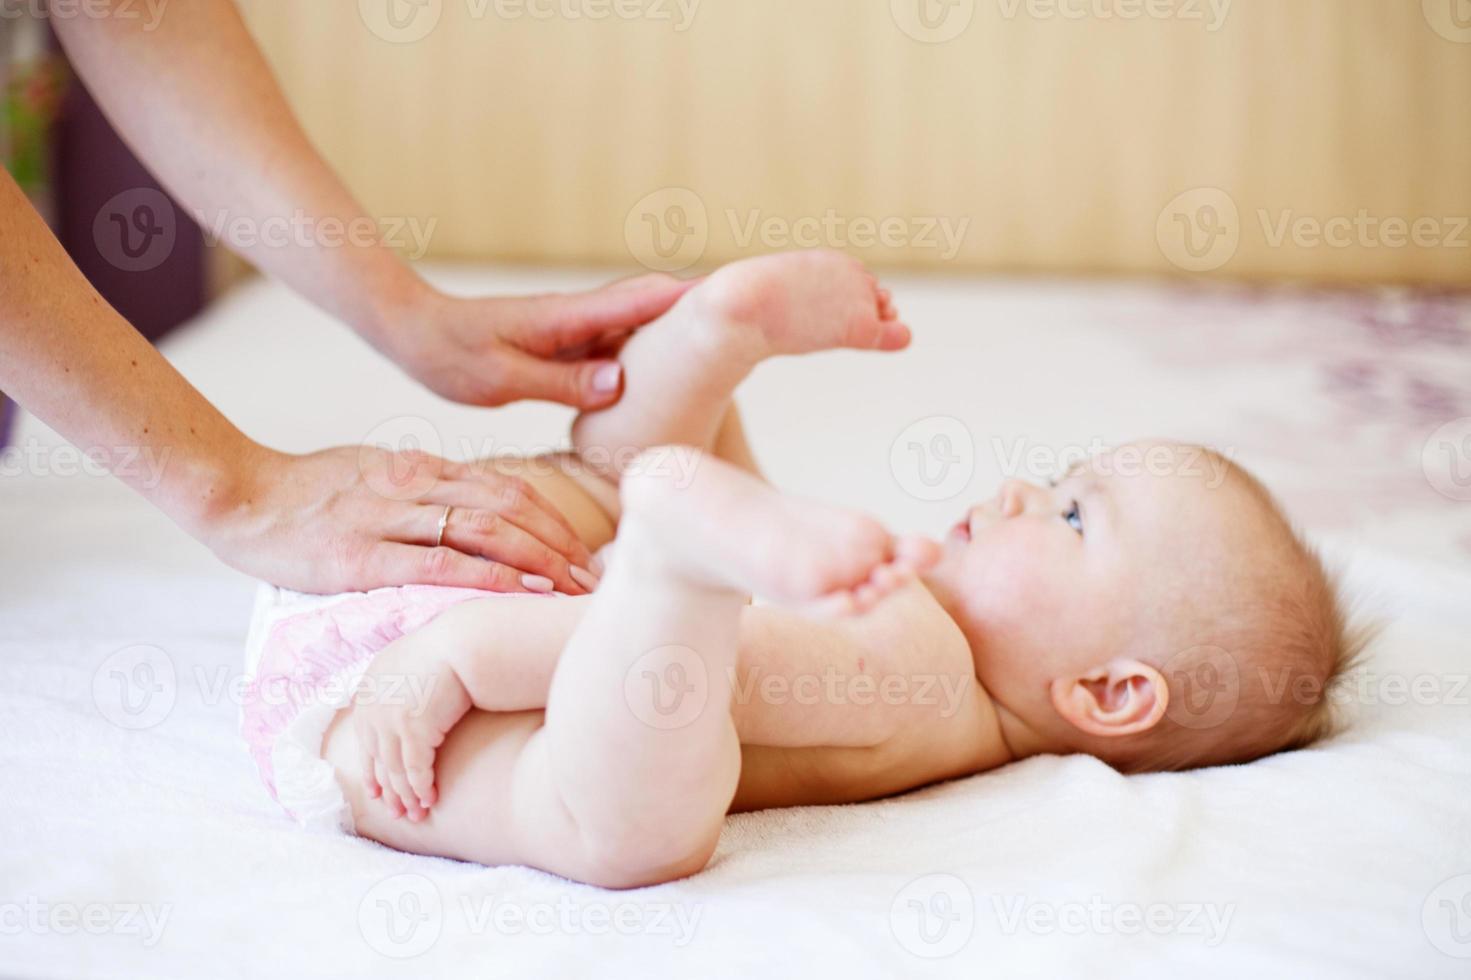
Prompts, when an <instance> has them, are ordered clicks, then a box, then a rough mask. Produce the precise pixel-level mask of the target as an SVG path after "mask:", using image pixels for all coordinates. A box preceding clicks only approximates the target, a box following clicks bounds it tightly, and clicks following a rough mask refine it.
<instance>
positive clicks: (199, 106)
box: [55, 0, 428, 346]
mask: <svg viewBox="0 0 1471 980" xmlns="http://www.w3.org/2000/svg"><path fill="white" fill-rule="evenodd" d="M55 27H56V30H57V33H58V35H59V36H60V38H61V40H62V43H63V45H64V46H65V48H66V50H67V53H68V54H69V55H70V57H71V60H72V62H73V64H74V65H75V66H76V68H77V71H78V72H79V73H80V74H81V76H82V78H83V79H84V80H85V81H86V82H87V84H88V87H89V88H90V90H91V91H92V92H93V93H94V95H95V96H96V98H97V100H98V102H99V103H100V104H101V106H102V108H103V110H104V111H105V112H106V113H107V116H108V118H109V119H110V120H112V122H113V123H114V125H116V126H117V127H118V129H119V131H120V132H121V133H122V134H123V136H124V138H125V139H126V140H127V141H128V143H129V144H130V145H131V146H132V147H133V149H134V150H135V151H136V152H137V153H138V155H139V156H141V157H142V158H143V159H144V160H146V161H147V162H148V164H149V166H150V167H151V168H152V169H153V171H154V172H155V174H157V176H158V177H159V178H160V180H162V182H163V183H164V184H165V186H167V187H168V189H169V190H170V191H171V192H172V193H173V194H174V196H175V197H176V198H177V199H178V200H179V201H180V202H182V204H183V205H184V207H185V208H186V210H187V211H188V212H189V214H190V216H191V217H196V218H198V219H199V220H201V222H202V223H203V224H204V225H205V228H206V231H207V232H209V233H211V234H214V233H216V232H218V233H220V234H221V240H222V241H223V242H224V243H225V244H226V245H228V246H230V247H231V248H232V249H233V250H234V251H236V252H237V253H238V254H240V255H241V256H243V257H244V258H246V259H248V260H249V261H251V262H253V263H254V264H256V265H257V266H259V267H260V268H262V269H264V270H266V271H267V272H270V273H271V274H272V275H274V276H276V277H278V278H280V279H282V280H284V281H285V282H287V283H288V284H290V285H291V286H292V287H293V288H295V289H296V290H297V291H299V292H300V293H302V294H303V295H304V296H306V297H307V298H308V299H310V300H312V301H313V302H315V303H316V304H317V305H319V306H321V307H322V308H323V309H325V310H327V311H328V312H329V313H332V314H333V315H334V316H337V317H338V318H340V319H342V320H344V321H346V322H347V323H349V324H350V325H352V326H353V327H354V328H355V329H357V330H359V332H361V333H363V334H364V336H365V337H367V339H369V340H370V341H372V342H374V343H377V344H379V345H380V346H382V345H383V341H382V338H381V336H380V335H381V333H382V331H384V330H387V329H389V325H390V324H391V323H392V322H393V321H394V320H395V319H396V317H397V314H398V312H399V311H401V310H402V309H404V308H406V307H409V306H412V305H413V304H415V303H418V302H420V301H421V300H422V299H423V298H424V295H425V294H426V292H427V291H428V287H427V286H426V285H425V284H424V283H423V281H422V280H421V279H420V278H419V277H418V276H417V275H416V274H415V273H414V272H413V271H412V270H411V269H410V268H409V267H408V266H407V265H406V264H405V263H404V262H402V261H401V260H400V259H399V257H398V256H397V255H396V254H395V253H394V252H393V251H392V250H391V249H390V248H388V247H387V246H385V245H384V244H382V243H381V242H380V241H379V240H378V236H377V235H376V234H371V235H363V234H362V233H361V231H362V229H364V228H368V227H372V221H371V219H370V218H368V217H367V216H366V213H365V212H364V211H363V209H362V207H361V206H359V205H358V203H357V202H356V201H355V200H354V199H353V196H352V194H351V193H349V191H348V190H347V188H346V187H344V186H343V184H342V182H341V180H340V179H339V178H338V177H337V175H336V174H335V173H334V172H333V171H332V169H331V168H330V167H329V166H328V165H327V164H326V162H325V161H324V160H323V159H322V158H321V156H320V155H319V154H318V153H317V151H316V150H315V149H314V148H313V147H312V145H311V143H310V141H309V140H308V139H307V137H306V135H305V133H304V132H303V131H302V129H301V126H300V125H299V124H298V123H297V121H296V118H295V116H294V115H293V114H292V112H291V109H290V106H289V105H287V103H286V99H285V97H284V96H283V95H282V93H281V90H280V88H279V86H278V85H277V84H276V81H275V79H274V77H273V76H272V74H271V72H270V69H269V67H268V66H267V64H266V62H265V60H264V58H263V57H262V56H261V53H260V50H259V49H258V48H257V47H256V45H255V42H254V41H253V39H252V38H251V37H250V34H249V32H248V31H247V30H246V28H245V25H244V23H243V22H242V20H241V18H240V14H239V12H238V11H237V10H236V8H235V5H234V4H233V3H232V2H231V0H189V2H187V3H170V4H168V5H167V6H166V7H165V8H163V12H162V15H161V16H160V17H159V18H158V19H157V22H156V23H150V22H149V21H147V20H146V19H144V18H139V17H123V16H116V17H110V16H109V17H70V18H57V19H56V20H55ZM352 229H358V232H357V233H352Z"/></svg>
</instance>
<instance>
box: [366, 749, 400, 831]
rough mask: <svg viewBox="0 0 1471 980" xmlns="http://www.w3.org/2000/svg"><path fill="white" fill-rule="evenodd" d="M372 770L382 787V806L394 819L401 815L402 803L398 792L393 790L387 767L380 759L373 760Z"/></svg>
mask: <svg viewBox="0 0 1471 980" xmlns="http://www.w3.org/2000/svg"><path fill="white" fill-rule="evenodd" d="M373 770H374V773H375V776H376V778H377V780H378V785H379V786H380V787H381V788H382V791H383V792H382V798H383V806H384V807H385V808H386V809H387V810H388V812H389V813H390V814H391V815H392V816H393V817H394V819H397V818H399V817H401V816H403V815H404V805H403V803H402V802H401V801H400V800H399V798H398V794H397V793H395V792H394V791H393V780H392V779H390V778H389V775H388V767H387V766H385V765H384V764H383V760H382V759H376V760H374V762H373Z"/></svg>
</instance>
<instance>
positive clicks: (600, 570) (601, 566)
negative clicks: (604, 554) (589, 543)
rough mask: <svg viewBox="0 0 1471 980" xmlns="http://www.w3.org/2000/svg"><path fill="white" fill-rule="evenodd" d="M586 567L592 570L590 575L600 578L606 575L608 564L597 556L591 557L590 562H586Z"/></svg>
mask: <svg viewBox="0 0 1471 980" xmlns="http://www.w3.org/2000/svg"><path fill="white" fill-rule="evenodd" d="M588 567H589V568H591V569H592V573H593V574H594V575H596V576H597V577H598V578H602V577H603V576H604V575H607V574H608V563H607V562H605V561H603V559H602V558H600V557H599V556H597V555H593V556H592V561H590V562H588Z"/></svg>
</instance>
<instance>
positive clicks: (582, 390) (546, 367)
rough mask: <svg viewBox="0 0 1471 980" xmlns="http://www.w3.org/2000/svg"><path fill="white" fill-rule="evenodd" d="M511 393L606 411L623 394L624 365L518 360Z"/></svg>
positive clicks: (612, 362)
mask: <svg viewBox="0 0 1471 980" xmlns="http://www.w3.org/2000/svg"><path fill="white" fill-rule="evenodd" d="M518 360H520V363H518V364H517V365H516V368H515V374H516V376H515V377H513V378H512V379H511V388H512V389H513V391H512V394H513V396H514V397H518V398H539V399H542V400H545V401H550V402H559V403H560V404H563V405H571V406H572V407H573V408H580V409H582V410H584V411H593V410H596V409H599V408H607V407H608V406H609V405H612V404H614V403H615V402H617V401H618V399H619V398H620V397H621V396H622V394H623V365H622V364H619V363H618V362H617V361H606V360H604V361H575V362H573V363H570V364H561V363H558V362H556V361H539V360H537V359H535V358H532V357H527V358H525V359H518Z"/></svg>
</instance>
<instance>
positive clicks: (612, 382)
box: [592, 364, 623, 395]
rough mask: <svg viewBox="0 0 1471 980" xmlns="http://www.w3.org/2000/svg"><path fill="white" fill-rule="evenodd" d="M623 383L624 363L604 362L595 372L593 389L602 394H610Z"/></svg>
mask: <svg viewBox="0 0 1471 980" xmlns="http://www.w3.org/2000/svg"><path fill="white" fill-rule="evenodd" d="M621 384H623V365H622V364H604V365H603V366H602V367H600V368H598V369H597V371H595V372H594V373H593V376H592V390H593V391H596V392H597V393H598V394H600V395H610V394H612V393H613V392H615V391H617V390H618V387H619V386H620V385H621Z"/></svg>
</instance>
